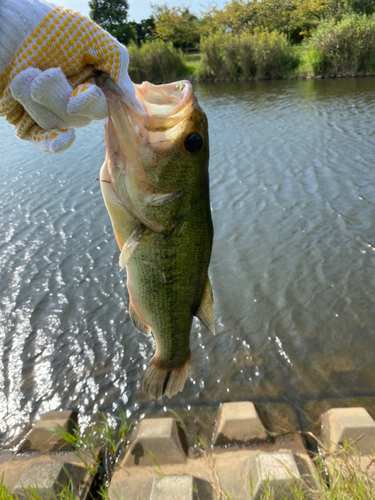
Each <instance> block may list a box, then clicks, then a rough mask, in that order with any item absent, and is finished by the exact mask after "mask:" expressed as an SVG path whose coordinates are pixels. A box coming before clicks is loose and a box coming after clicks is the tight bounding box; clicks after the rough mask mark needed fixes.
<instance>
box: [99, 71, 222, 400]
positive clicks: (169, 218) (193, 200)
mask: <svg viewBox="0 0 375 500" xmlns="http://www.w3.org/2000/svg"><path fill="white" fill-rule="evenodd" d="M97 85H98V86H99V87H100V88H101V89H102V91H103V92H104V94H105V96H106V99H107V103H108V121H107V123H106V125H105V139H106V157H105V161H104V164H103V166H102V168H101V171H100V181H101V182H100V184H101V189H102V194H103V198H104V203H105V206H106V208H107V211H108V214H109V216H110V219H111V222H112V227H113V231H114V235H115V238H116V241H117V244H118V246H119V249H120V252H121V253H120V258H119V264H120V269H121V270H122V269H124V268H126V277H127V289H128V293H129V315H130V318H131V319H132V322H133V324H134V326H135V327H136V328H137V329H138V330H139V331H140V332H141V333H143V334H144V335H146V336H150V335H151V334H152V335H153V336H154V339H155V343H156V351H155V353H154V355H153V357H152V359H151V360H150V362H149V364H148V367H147V369H146V372H145V374H144V377H143V382H142V389H143V392H144V393H145V394H147V395H148V396H150V397H152V398H154V399H160V398H161V397H162V396H163V395H166V396H168V397H169V398H171V397H172V396H173V395H174V394H176V393H177V392H180V391H182V390H183V388H184V385H185V382H186V379H187V376H188V369H189V364H190V357H191V351H190V331H191V326H192V321H193V318H194V317H197V318H199V319H200V321H201V322H202V323H203V324H204V325H205V326H206V327H207V328H208V330H209V331H210V332H211V333H213V334H214V333H215V325H214V310H213V293H212V287H211V284H210V280H209V277H208V266H209V262H210V257H211V250H212V244H213V224H212V217H211V208H210V196H209V174H208V163H209V138H208V123H207V117H206V115H205V113H204V111H203V110H202V109H201V107H200V106H199V104H198V101H197V98H196V96H195V95H194V93H193V89H192V85H191V84H190V82H188V81H180V82H174V83H169V84H163V85H153V84H152V83H149V82H143V83H142V84H140V85H137V84H135V85H134V88H135V96H136V98H137V101H138V102H137V106H135V105H134V102H132V101H131V100H130V98H129V97H128V96H126V95H125V94H124V93H123V92H122V90H121V89H120V88H119V87H118V86H117V84H115V83H114V82H113V81H112V80H111V79H110V78H109V77H106V76H103V75H102V76H99V77H98V78H97Z"/></svg>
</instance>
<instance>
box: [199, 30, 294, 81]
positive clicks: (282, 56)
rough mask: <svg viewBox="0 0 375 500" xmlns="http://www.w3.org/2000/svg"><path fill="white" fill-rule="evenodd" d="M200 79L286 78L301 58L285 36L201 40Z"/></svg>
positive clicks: (261, 33)
mask: <svg viewBox="0 0 375 500" xmlns="http://www.w3.org/2000/svg"><path fill="white" fill-rule="evenodd" d="M201 53H202V67H201V72H200V77H203V78H204V77H211V78H214V79H218V80H225V79H230V80H246V79H249V78H259V79H265V78H282V77H285V76H287V75H288V74H290V72H291V71H292V70H293V69H294V68H296V67H297V66H298V57H297V56H296V55H295V53H294V52H293V50H292V48H291V47H289V46H288V43H287V37H286V35H283V34H281V33H277V32H276V31H273V32H271V33H269V32H268V31H267V30H262V29H255V30H254V33H253V34H249V33H243V34H241V35H233V34H231V33H217V34H214V35H209V36H208V37H206V38H202V40H201Z"/></svg>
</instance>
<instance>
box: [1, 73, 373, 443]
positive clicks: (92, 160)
mask: <svg viewBox="0 0 375 500" xmlns="http://www.w3.org/2000/svg"><path fill="white" fill-rule="evenodd" d="M196 93H197V95H198V98H199V102H200V103H201V105H202V107H203V108H204V109H205V111H206V112H207V115H208V118H209V123H210V141H211V162H210V172H211V200H212V201H211V203H212V210H213V219H214V225H215V244H214V249H213V255H212V262H211V268H210V275H211V281H212V284H213V289H214V297H215V317H216V330H217V335H216V336H215V337H212V336H210V334H209V333H208V331H207V330H206V329H205V328H204V327H201V326H200V324H199V323H198V321H195V322H194V325H193V329H192V339H191V347H192V353H193V354H192V362H191V369H190V376H189V379H188V381H187V383H186V386H185V390H184V392H183V393H180V394H178V395H176V396H175V397H174V398H173V399H172V400H170V401H169V400H164V399H163V400H162V401H161V402H153V401H151V400H149V399H148V398H147V397H146V396H145V395H143V394H142V392H141V389H140V381H141V378H142V375H143V373H144V370H145V368H146V365H147V362H148V360H149V359H150V358H151V356H152V354H153V351H154V344H153V341H152V340H150V339H147V338H145V337H144V336H142V335H141V334H139V333H138V332H137V331H136V330H135V329H134V327H133V326H132V324H131V321H130V320H129V318H128V314H127V313H128V309H127V308H128V297H127V292H126V287H125V277H124V275H123V274H120V273H119V270H118V255H119V252H118V249H117V246H116V243H115V240H114V237H113V235H112V229H111V226H110V221H109V217H108V215H107V213H106V210H105V208H104V205H103V201H102V198H101V194H100V188H99V183H98V182H97V180H95V179H94V178H93V176H97V175H98V172H99V169H100V166H101V164H102V162H103V159H104V153H105V147H104V135H103V123H94V124H92V125H91V126H90V127H88V128H86V129H84V130H80V131H78V133H77V140H76V142H75V143H74V145H73V146H72V147H71V148H70V149H69V150H68V151H66V152H65V153H63V154H61V155H57V156H47V155H43V154H42V153H39V152H38V151H37V150H35V149H34V148H33V147H31V145H29V144H27V143H23V142H21V141H19V140H17V139H16V138H15V136H14V131H13V128H12V127H11V126H9V125H7V124H5V122H4V121H3V120H2V121H1V122H0V131H1V137H2V147H1V149H0V173H1V184H0V206H1V211H0V228H1V229H0V234H1V241H0V297H1V306H0V353H1V355H0V444H1V446H2V447H15V446H16V445H17V443H18V442H19V441H20V440H21V439H22V438H23V437H24V435H25V432H26V431H27V430H28V429H30V426H31V425H32V424H33V423H34V422H35V420H36V418H37V417H38V416H39V415H40V414H41V413H43V412H46V411H48V410H52V409H55V408H76V409H78V410H79V411H80V413H81V415H82V417H81V423H82V424H83V425H84V424H85V422H87V421H88V419H89V415H90V413H91V412H93V411H98V410H101V411H105V412H107V413H109V412H116V411H117V410H118V407H119V406H120V407H122V408H123V409H125V410H126V412H127V415H128V416H131V415H132V414H133V415H135V414H136V415H140V414H143V413H146V412H148V411H150V410H152V409H162V408H163V407H164V408H165V407H169V406H171V405H173V406H174V407H181V408H182V407H196V406H202V405H203V406H207V407H211V406H215V405H218V404H220V403H221V402H223V401H235V400H243V399H245V400H253V401H255V402H284V403H287V404H289V405H291V406H292V407H293V408H294V409H295V410H296V411H297V413H298V415H299V416H301V415H302V416H303V407H304V405H305V404H306V403H307V402H309V401H310V400H314V399H321V398H327V397H351V396H375V370H374V369H373V366H374V354H375V273H374V270H375V168H374V157H375V82H374V79H370V78H363V79H348V80H321V81H280V82H278V81H275V82H249V83H242V84H241V83H222V84H221V83H220V84H219V83H215V84H199V85H196Z"/></svg>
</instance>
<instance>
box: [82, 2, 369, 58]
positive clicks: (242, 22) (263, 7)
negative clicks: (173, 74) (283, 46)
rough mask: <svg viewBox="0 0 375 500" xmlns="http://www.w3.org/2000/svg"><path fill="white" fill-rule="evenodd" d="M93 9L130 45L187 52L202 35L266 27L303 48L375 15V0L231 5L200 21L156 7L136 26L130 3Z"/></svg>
mask: <svg viewBox="0 0 375 500" xmlns="http://www.w3.org/2000/svg"><path fill="white" fill-rule="evenodd" d="M89 6H90V9H91V10H90V17H91V19H93V20H94V21H95V22H96V23H97V24H99V25H100V26H102V27H103V28H104V29H106V30H107V31H108V32H109V33H111V34H112V35H113V36H115V37H116V38H117V39H118V40H119V41H120V42H121V43H123V44H125V45H128V44H131V43H133V44H137V45H138V46H140V45H142V43H144V42H146V41H148V40H154V39H160V40H163V41H164V42H168V43H172V44H173V46H174V47H176V48H179V49H182V50H183V51H188V50H192V49H193V50H194V49H198V48H199V44H200V40H201V36H202V35H203V36H210V35H214V34H221V33H230V34H232V35H242V34H253V33H256V32H257V30H259V29H260V28H262V29H266V30H268V31H269V32H272V31H276V32H279V33H282V34H285V35H286V36H287V38H288V41H289V43H290V44H299V43H301V42H302V41H303V40H304V39H306V38H308V37H310V36H311V34H312V33H313V32H314V30H316V29H317V28H318V27H319V25H320V24H321V23H322V22H334V23H338V22H340V21H341V20H342V19H344V18H345V17H347V16H348V15H359V16H370V15H372V14H374V13H375V0H260V1H257V0H231V1H230V2H228V3H226V4H225V5H224V7H223V8H221V9H219V8H218V7H212V6H211V7H209V8H208V9H207V10H206V11H204V12H201V13H200V16H199V17H198V16H196V15H194V14H192V13H191V12H190V10H189V8H188V7H184V6H179V7H168V6H167V5H152V4H151V6H152V15H151V17H150V18H148V19H143V20H142V21H140V22H139V23H136V22H135V21H131V22H129V21H128V10H129V3H128V1H127V0H90V1H89Z"/></svg>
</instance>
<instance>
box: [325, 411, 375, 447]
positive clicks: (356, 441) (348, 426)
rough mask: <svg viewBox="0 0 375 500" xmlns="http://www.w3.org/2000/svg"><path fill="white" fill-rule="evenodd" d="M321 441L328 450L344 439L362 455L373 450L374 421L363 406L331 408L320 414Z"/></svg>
mask: <svg viewBox="0 0 375 500" xmlns="http://www.w3.org/2000/svg"><path fill="white" fill-rule="evenodd" d="M321 438H322V443H323V444H324V446H325V447H326V448H327V450H329V451H333V450H334V449H335V448H336V447H337V446H340V445H341V446H342V445H343V444H344V441H345V439H346V440H347V441H348V443H349V444H352V445H353V446H354V448H355V449H356V450H357V451H358V452H360V453H361V454H362V455H370V454H371V453H373V452H374V450H375V421H374V419H373V418H372V417H371V416H370V415H369V413H368V412H367V411H366V410H365V409H364V408H332V409H331V410H328V411H326V412H325V413H323V415H322V433H321Z"/></svg>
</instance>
